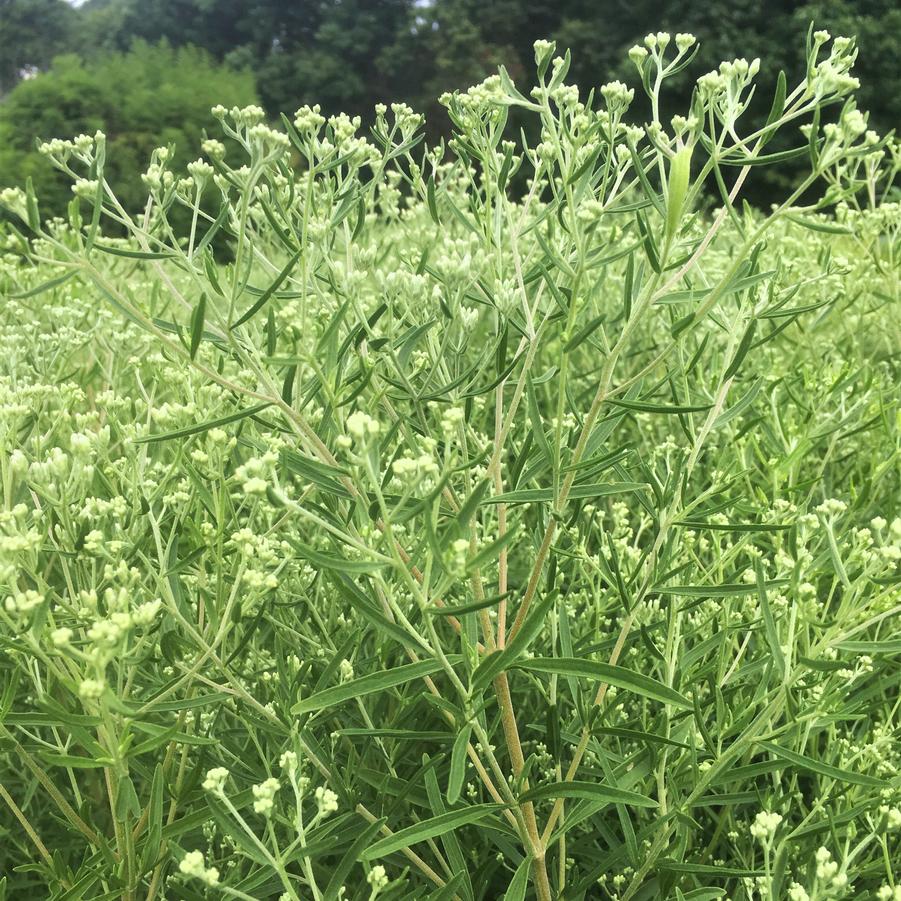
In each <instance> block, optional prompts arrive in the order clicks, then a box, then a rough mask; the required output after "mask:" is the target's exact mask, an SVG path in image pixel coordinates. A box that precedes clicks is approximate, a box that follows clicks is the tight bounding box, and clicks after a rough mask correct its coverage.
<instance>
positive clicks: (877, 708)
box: [0, 34, 901, 901]
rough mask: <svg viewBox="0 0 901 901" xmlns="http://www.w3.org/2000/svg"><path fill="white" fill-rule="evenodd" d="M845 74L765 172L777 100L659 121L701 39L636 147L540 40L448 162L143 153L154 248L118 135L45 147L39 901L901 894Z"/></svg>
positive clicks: (895, 601)
mask: <svg viewBox="0 0 901 901" xmlns="http://www.w3.org/2000/svg"><path fill="white" fill-rule="evenodd" d="M827 44H829V42H828V37H827V36H825V35H822V34H817V35H816V36H814V37H813V38H812V41H811V45H810V47H809V48H808V62H809V66H808V70H807V76H806V77H805V79H804V80H803V81H802V82H801V83H800V84H798V85H796V86H793V87H791V88H789V87H788V86H786V85H784V84H781V85H780V88H779V89H778V91H777V93H776V96H775V98H774V101H773V112H772V115H771V116H770V121H769V122H768V124H767V125H766V126H765V127H763V128H762V129H759V130H753V131H752V132H751V133H750V134H749V133H747V132H745V131H744V129H743V128H742V112H743V109H744V105H745V102H746V99H747V97H748V95H749V93H750V91H751V90H752V89H753V80H754V76H755V74H756V71H757V68H758V63H757V61H753V62H750V63H749V62H747V61H745V60H736V61H733V62H730V63H725V64H723V66H722V67H720V68H719V69H718V70H716V71H714V72H711V73H708V74H706V75H703V76H702V77H701V78H700V79H699V81H698V90H697V93H696V95H695V97H694V101H693V105H692V108H691V109H690V110H686V111H685V113H686V114H685V115H684V116H677V117H673V118H670V117H669V116H668V117H667V119H666V120H665V121H664V120H663V119H662V118H661V113H660V109H661V106H660V102H661V94H662V93H663V87H662V86H663V85H665V82H666V79H667V78H668V77H669V76H670V75H672V74H673V73H674V72H676V71H677V70H678V69H679V68H680V67H682V66H683V65H687V64H689V63H690V61H691V54H692V52H693V45H694V42H693V39H692V38H691V36H689V35H678V36H676V38H675V41H673V40H672V39H671V38H670V36H669V35H666V34H656V35H650V36H649V37H648V39H647V41H646V43H645V45H644V46H641V47H636V48H634V49H633V51H632V53H631V54H630V55H631V58H632V59H633V61H634V62H635V64H636V65H637V67H638V68H639V70H640V73H641V78H642V83H643V84H644V86H645V88H646V91H647V94H648V96H649V100H650V120H649V122H648V125H647V126H646V127H645V128H638V127H635V126H628V125H623V124H622V117H623V116H624V114H625V112H626V109H627V107H629V106H630V105H631V104H632V103H633V101H634V97H633V95H632V93H631V92H630V91H629V90H628V89H626V88H625V87H624V86H623V85H621V84H619V83H611V84H608V85H605V86H604V87H603V88H601V90H600V92H599V96H598V97H597V98H594V99H593V101H592V102H591V103H590V104H589V103H583V102H582V101H580V99H579V92H578V90H577V88H575V87H574V86H572V85H567V84H566V83H565V78H566V74H567V67H568V60H567V59H560V58H555V57H554V52H555V48H554V46H553V45H552V44H549V43H547V42H539V43H538V44H537V45H536V63H537V69H538V73H539V80H540V83H539V87H538V88H537V89H536V90H534V91H533V92H532V93H531V95H530V96H529V97H526V96H524V95H522V94H521V93H519V92H518V90H517V89H516V87H515V86H514V85H513V84H512V82H511V81H510V80H509V78H508V77H507V76H506V73H505V72H503V71H502V72H501V73H500V74H499V76H497V77H495V78H492V79H489V80H488V81H486V82H485V83H483V84H480V85H477V86H476V87H474V88H472V89H471V90H469V91H468V92H466V93H462V94H454V95H448V96H446V97H444V98H443V102H444V103H445V104H446V105H447V107H448V109H449V112H450V115H451V118H452V120H453V121H454V123H455V134H454V137H453V139H452V141H451V142H450V144H449V149H450V154H445V152H444V148H443V147H437V148H426V149H422V148H421V142H420V137H419V136H420V128H421V125H422V122H421V117H419V116H418V115H416V114H415V113H414V112H413V111H412V110H410V109H409V108H407V107H406V106H404V105H402V104H397V105H395V106H394V107H392V109H391V110H390V111H389V110H386V109H379V110H378V112H377V116H376V127H375V129H374V131H373V135H372V139H371V140H368V139H364V138H363V137H361V136H359V135H358V134H357V133H356V124H355V122H354V121H352V120H350V119H348V118H347V117H342V116H337V117H333V118H331V119H329V120H328V121H325V120H324V119H323V117H322V116H320V115H319V112H318V111H317V110H316V109H315V108H309V107H307V108H303V109H301V110H299V111H298V112H297V114H296V116H295V117H294V120H293V125H291V126H290V127H288V128H287V129H286V131H281V130H278V131H277V130H274V129H272V128H270V127H269V126H267V125H265V124H263V122H262V118H263V116H262V111H260V110H259V109H258V108H256V107H253V106H250V107H246V108H243V109H234V110H232V111H227V110H226V109H224V108H221V107H219V108H216V109H215V110H214V113H215V114H216V115H217V117H218V118H219V119H220V120H221V123H222V128H223V130H224V134H225V136H227V137H228V139H230V140H232V141H234V142H236V143H237V144H238V145H240V146H241V147H242V148H243V150H244V153H245V154H246V161H245V164H244V165H242V166H232V165H227V164H226V163H225V162H224V160H223V152H222V146H221V145H220V144H219V143H217V142H215V141H208V142H207V143H206V144H205V145H204V152H205V155H206V159H200V160H197V161H195V162H193V163H191V164H189V166H188V167H187V171H183V170H181V169H176V168H175V167H174V166H173V164H172V161H171V159H170V158H169V157H168V156H167V154H166V153H164V152H155V153H154V155H153V158H152V161H151V164H150V166H149V167H148V169H147V170H146V172H145V173H144V183H145V184H146V186H147V189H148V197H147V203H146V204H145V205H142V209H143V210H144V212H143V213H142V214H141V215H140V216H132V215H130V214H129V212H128V210H127V208H126V207H125V205H124V204H122V203H121V202H120V201H119V199H118V198H117V196H116V194H115V191H114V190H112V189H111V187H110V186H109V184H108V182H107V181H106V180H105V176H104V173H105V170H106V166H107V160H108V159H109V153H108V148H107V146H106V143H105V140H104V137H103V136H102V135H100V136H97V137H95V138H84V137H83V138H79V139H76V140H75V141H73V142H58V143H56V144H52V145H49V146H47V147H45V148H44V152H45V153H46V154H47V155H48V157H49V158H50V159H52V160H53V161H54V162H55V163H56V164H57V165H58V166H59V167H60V168H61V169H62V170H64V171H66V172H67V173H69V174H70V175H71V176H72V177H73V178H74V179H75V181H74V188H75V197H74V199H73V201H72V203H71V205H70V207H69V209H68V221H67V222H66V223H60V222H53V223H50V224H45V225H42V223H41V215H40V210H39V208H38V205H37V200H36V198H35V197H34V195H33V193H31V192H28V191H14V190H9V191H6V192H5V193H4V194H3V195H2V199H3V201H4V202H5V203H6V204H7V205H8V206H10V207H11V209H12V210H13V211H14V213H15V214H16V215H17V216H19V217H20V218H21V220H22V223H23V224H22V226H21V229H20V230H19V231H10V233H9V236H8V241H7V243H8V247H9V250H10V252H9V254H8V256H7V260H6V263H5V265H4V269H3V278H4V279H5V280H6V282H7V284H8V285H9V291H10V293H12V295H13V297H12V300H11V304H10V306H9V307H8V308H7V313H6V315H7V316H8V317H9V321H10V323H11V324H12V326H13V327H12V329H11V331H10V333H9V335H10V337H8V338H7V339H6V346H5V348H4V350H5V353H4V365H6V366H7V367H8V369H7V375H6V377H5V380H4V381H2V382H0V385H2V390H3V391H4V392H5V394H4V395H3V398H4V403H5V407H4V415H3V417H2V419H0V450H2V453H0V467H2V470H0V476H2V486H3V492H4V495H3V502H4V508H3V511H4V512H3V518H2V519H0V525H2V528H3V529H4V530H5V533H6V538H5V539H4V542H3V544H2V545H0V549H2V553H3V555H4V556H3V557H2V558H0V559H2V563H3V569H2V570H0V578H2V579H3V581H4V586H3V587H4V589H5V591H6V593H7V599H6V600H5V602H4V604H3V606H2V609H0V622H2V624H3V625H2V628H3V632H2V636H3V640H4V643H5V645H6V646H7V647H8V648H9V653H8V655H7V657H5V658H3V660H2V663H0V665H2V666H3V667H4V668H5V670H6V672H7V673H8V678H7V679H6V680H5V685H6V686H7V688H6V689H5V691H4V694H3V699H2V710H3V712H4V719H3V725H2V729H3V731H2V735H3V745H2V746H0V752H2V753H3V754H4V755H6V758H7V759H8V760H9V761H11V762H13V763H12V764H11V765H9V766H5V767H4V772H5V773H7V774H8V776H5V777H4V780H5V781H4V788H3V792H4V794H3V796H2V799H3V801H4V803H5V804H6V806H7V807H8V809H9V810H10V814H9V817H8V818H7V822H9V823H12V819H11V818H12V817H15V818H16V820H17V822H19V823H20V824H21V825H22V827H23V829H24V833H22V832H21V831H20V830H18V829H17V830H16V831H15V833H14V838H13V842H12V844H11V845H10V847H9V848H8V849H5V850H4V851H3V852H2V853H5V854H6V857H7V861H8V865H7V867H6V869H7V871H8V872H11V873H15V875H14V877H13V878H14V879H15V888H16V889H17V890H18V891H19V893H20V894H21V893H24V892H25V891H29V890H30V891H34V890H35V889H36V888H37V887H38V886H39V885H45V886H48V885H49V886H51V887H52V890H53V891H54V892H58V893H60V894H62V893H63V892H66V893H68V894H69V896H71V895H72V894H73V893H74V892H76V891H80V892H82V893H83V894H86V893H87V892H89V891H91V892H94V893H105V894H107V895H110V894H111V895H114V896H116V897H122V898H126V899H132V898H137V897H141V898H144V897H148V898H155V897H163V896H165V895H166V894H167V893H169V894H170V895H171V896H173V897H178V898H189V899H190V898H196V897H202V896H210V897H215V896H217V895H219V894H220V893H221V894H222V895H223V896H225V897H233V898H244V899H247V898H251V899H252V898H266V899H269V898H281V899H293V901H298V899H299V898H301V897H302V898H315V899H319V898H329V899H335V898H338V897H342V896H343V897H353V898H355V899H367V898H369V899H372V898H374V897H375V896H376V895H381V896H382V897H395V898H402V897H403V898H413V897H416V898H420V897H432V898H450V897H459V898H465V899H475V898H479V899H496V898H500V897H505V898H507V899H523V898H525V897H526V896H527V895H528V896H530V897H537V898H540V899H543V901H544V899H549V898H551V897H567V898H598V897H602V898H603V897H611V898H613V897H615V898H620V899H630V898H661V899H670V898H680V897H685V898H689V897H690V898H715V897H722V896H723V895H724V894H725V893H726V892H728V894H729V896H730V897H733V898H742V899H752V898H760V897H768V898H785V897H788V898H791V899H793V901H801V899H805V898H817V899H825V898H835V897H840V896H842V895H851V894H852V893H853V894H854V895H856V896H858V897H873V896H874V895H876V896H877V897H880V898H882V897H885V898H891V897H892V895H893V894H896V892H895V883H896V881H897V880H898V875H899V874H898V871H897V863H896V862H897V860H898V859H899V855H898V850H899V845H898V832H897V830H898V827H899V826H901V805H899V801H901V798H899V788H898V776H899V768H901V756H899V752H898V748H897V744H896V743H893V732H894V729H895V726H894V725H893V717H894V715H895V713H896V710H897V705H898V701H899V698H898V680H897V657H898V654H899V651H901V648H899V644H898V640H897V637H896V635H897V631H896V628H895V626H896V624H897V621H898V614H899V612H901V604H899V596H898V588H897V586H898V579H899V558H901V520H899V519H897V518H895V517H896V515H897V510H898V501H899V495H901V490H899V489H901V486H899V472H898V466H897V461H898V453H899V446H901V431H899V430H901V419H899V396H898V392H897V390H896V389H897V381H898V360H897V345H898V337H899V332H898V324H897V323H898V320H897V306H898V301H899V294H898V285H899V281H898V278H897V274H898V273H897V268H898V259H899V250H901V215H899V209H898V206H897V204H892V203H882V199H883V194H884V192H885V191H886V189H887V186H888V185H890V184H891V182H892V180H893V179H894V178H895V176H896V174H897V171H898V165H899V156H898V148H897V145H893V144H891V143H889V142H888V141H887V140H885V139H880V138H879V137H878V136H876V135H875V134H872V133H869V132H868V131H867V129H866V120H865V117H864V116H863V115H862V114H861V113H859V112H858V111H857V110H856V108H855V107H854V104H853V102H852V101H851V100H849V99H848V97H849V94H850V92H851V91H852V90H853V88H854V80H853V77H852V76H851V75H850V74H849V70H850V66H851V63H852V62H853V58H854V47H853V43H852V42H850V41H848V40H845V39H842V38H836V39H835V41H834V42H832V43H831V44H830V45H829V49H828V50H825V49H824V45H827ZM834 103H838V104H842V106H841V111H840V113H839V115H838V117H837V123H838V124H830V125H826V126H824V127H823V128H820V127H819V122H820V118H819V116H820V110H821V108H822V107H823V106H825V105H828V104H834ZM511 107H517V108H519V109H521V110H523V111H525V112H526V113H527V114H529V115H532V116H534V117H536V118H537V119H538V120H539V122H540V130H541V139H540V143H538V144H537V145H536V146H531V145H529V144H528V143H526V144H517V143H513V142H507V141H505V140H504V138H503V134H504V124H505V121H506V117H507V114H508V111H509V110H510V108H511ZM799 126H800V129H801V130H800V131H799V130H798V127H799ZM777 130H786V131H788V132H790V133H791V134H792V135H793V137H794V140H795V142H797V143H793V146H792V148H791V149H790V150H789V151H788V153H789V154H790V158H792V159H794V158H805V159H807V160H808V173H807V175H806V176H805V177H804V178H803V179H802V180H801V182H799V183H798V184H797V185H795V186H794V187H793V188H792V190H791V191H790V192H789V193H788V195H787V196H786V197H784V198H783V200H782V201H781V202H780V203H779V204H778V205H777V206H776V207H775V208H774V209H773V210H772V211H770V212H769V213H768V214H766V215H763V214H760V213H757V212H755V211H753V210H751V209H750V208H743V207H742V206H741V205H740V202H739V201H740V195H741V189H742V186H743V184H744V183H745V181H746V179H747V178H748V177H749V173H750V172H751V171H752V170H753V169H754V168H755V167H757V166H767V165H776V166H778V165H780V164H781V162H782V161H784V160H785V159H786V158H789V157H786V155H785V154H784V153H782V152H780V153H776V154H775V155H774V154H771V153H769V151H768V147H767V145H768V142H769V140H770V138H771V137H772V136H773V134H774V133H775V132H776V131H777ZM292 148H293V150H294V151H296V153H297V154H298V155H299V157H300V158H301V159H302V160H303V161H304V162H305V168H304V169H303V170H302V171H301V172H297V171H296V170H295V169H294V168H292V166H291V165H290V164H289V154H290V153H291V151H292ZM518 170H524V175H525V176H526V178H525V180H526V183H527V185H528V191H527V194H526V196H525V197H522V198H512V197H511V196H510V195H509V193H508V185H509V180H510V178H511V177H513V175H514V174H516V172H517V171H518ZM710 175H712V176H713V177H714V179H715V180H716V181H717V182H718V183H719V184H720V185H721V186H722V192H723V197H722V204H721V206H720V208H719V209H718V210H716V211H715V212H714V214H713V215H712V216H711V217H703V216H700V215H699V214H698V213H697V212H696V203H697V199H698V194H699V190H700V186H701V185H702V184H703V183H704V181H705V179H706V178H707V177H708V176H710ZM824 184H825V189H824ZM814 185H819V186H820V190H821V191H822V200H820V201H816V202H815V203H813V204H808V205H806V206H804V205H802V204H801V202H800V201H799V198H800V197H801V196H802V195H805V192H807V191H808V190H809V189H811V188H812V187H813V186H814ZM204 198H207V199H209V200H210V201H212V206H211V211H210V212H209V213H206V212H204V210H203V209H202V208H201V201H202V200H203V199H204ZM833 207H834V208H835V212H834V215H830V214H829V213H830V212H831V210H832V208H833ZM179 210H180V211H186V212H187V213H188V214H189V217H188V218H189V222H190V224H189V226H188V227H187V229H186V230H185V231H184V232H182V231H178V230H176V229H175V228H173V227H172V225H171V219H170V217H171V215H172V213H173V211H179ZM105 223H110V224H112V225H113V226H114V227H115V229H116V231H118V230H120V229H124V230H125V231H126V232H127V237H125V238H121V237H120V238H116V237H111V236H110V235H109V234H107V233H105V227H104V224H105ZM29 230H30V232H31V238H32V240H31V241H30V243H29V242H28V241H27V240H26V234H27V233H28V232H29ZM223 234H224V235H226V236H228V238H229V239H230V240H231V242H232V244H233V261H232V262H231V263H230V264H229V265H227V266H217V265H216V264H215V262H214V260H213V259H212V256H211V254H210V253H209V244H210V241H211V240H213V239H214V238H216V237H219V236H221V235H223ZM100 299H102V300H103V301H104V303H105V306H104V309H102V310H101V311H100V312H98V309H97V307H98V301H99V300H100ZM7 711H8V712H7ZM51 837H52V840H51ZM51 848H52V852H51V850H50V849H51ZM26 861H34V862H29V863H27V864H26V866H24V867H22V868H21V869H14V867H17V866H18V865H20V864H23V863H26ZM886 892H888V894H886ZM877 893H878V894H877Z"/></svg>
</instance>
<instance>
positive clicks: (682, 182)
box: [666, 144, 694, 238]
mask: <svg viewBox="0 0 901 901" xmlns="http://www.w3.org/2000/svg"><path fill="white" fill-rule="evenodd" d="M693 146H694V145H692V144H689V145H687V146H685V147H682V148H681V149H680V150H677V151H676V155H675V156H674V157H673V158H672V160H670V167H669V181H668V182H667V186H666V234H667V237H668V238H672V236H673V235H675V234H676V231H677V230H678V228H679V220H680V219H681V218H682V208H683V207H684V206H685V197H686V195H687V194H688V182H689V179H690V178H691V152H692V148H693Z"/></svg>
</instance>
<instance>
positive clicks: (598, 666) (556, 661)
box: [516, 657, 692, 710]
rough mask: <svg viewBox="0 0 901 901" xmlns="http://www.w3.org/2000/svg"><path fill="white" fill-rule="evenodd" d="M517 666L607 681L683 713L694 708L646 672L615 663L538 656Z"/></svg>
mask: <svg viewBox="0 0 901 901" xmlns="http://www.w3.org/2000/svg"><path fill="white" fill-rule="evenodd" d="M516 666H517V667H518V668H519V669H524V670H528V671H529V672H535V673H556V674H557V675H560V676H581V677H582V678H585V679H593V680H595V681H597V682H606V683H607V684H608V685H615V686H616V687H617V688H622V689H624V690H625V691H631V692H632V693H633V694H637V695H641V696H642V697H645V698H650V699H651V700H652V701H660V702H662V703H664V704H672V706H673V707H679V708H681V709H682V710H691V709H692V704H691V701H689V700H688V698H686V697H685V695H682V694H680V693H679V692H678V691H676V690H675V689H673V688H670V687H669V686H667V685H664V684H663V683H662V682H658V681H657V680H656V679H652V678H651V677H650V676H645V675H644V674H643V673H636V672H633V671H632V670H629V669H626V668H625V667H623V666H614V665H613V664H611V663H597V662H595V661H593V660H585V659H583V658H581V657H534V658H532V659H531V660H522V661H520V662H519V663H517V664H516Z"/></svg>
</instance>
